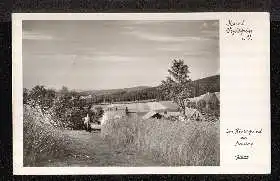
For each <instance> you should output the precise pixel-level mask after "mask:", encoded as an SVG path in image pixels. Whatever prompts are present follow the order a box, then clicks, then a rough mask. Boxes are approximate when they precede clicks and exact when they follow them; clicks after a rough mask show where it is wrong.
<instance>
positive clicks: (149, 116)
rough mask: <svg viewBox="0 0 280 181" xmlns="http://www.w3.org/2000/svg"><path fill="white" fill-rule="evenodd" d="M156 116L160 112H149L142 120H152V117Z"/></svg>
mask: <svg viewBox="0 0 280 181" xmlns="http://www.w3.org/2000/svg"><path fill="white" fill-rule="evenodd" d="M156 114H159V113H158V112H155V111H150V112H148V113H147V114H145V115H144V116H143V117H142V118H143V119H149V118H151V117H152V116H154V115H156Z"/></svg>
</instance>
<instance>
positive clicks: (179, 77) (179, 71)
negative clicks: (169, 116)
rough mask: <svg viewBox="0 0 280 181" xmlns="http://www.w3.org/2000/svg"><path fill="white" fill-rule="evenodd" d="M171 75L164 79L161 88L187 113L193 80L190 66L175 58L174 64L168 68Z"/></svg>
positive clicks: (166, 95)
mask: <svg viewBox="0 0 280 181" xmlns="http://www.w3.org/2000/svg"><path fill="white" fill-rule="evenodd" d="M168 73H169V74H170V76H168V77H167V78H166V80H163V81H162V82H161V85H160V90H161V91H162V92H163V94H164V95H165V97H167V98H169V99H171V100H172V101H173V102H175V103H176V104H177V105H178V106H179V108H180V111H181V112H182V113H183V114H184V115H185V109H186V104H185V100H188V98H190V96H191V95H192V87H193V86H192V81H191V79H190V78H189V73H190V71H189V67H188V65H185V64H184V61H183V60H173V61H172V66H171V68H170V69H168Z"/></svg>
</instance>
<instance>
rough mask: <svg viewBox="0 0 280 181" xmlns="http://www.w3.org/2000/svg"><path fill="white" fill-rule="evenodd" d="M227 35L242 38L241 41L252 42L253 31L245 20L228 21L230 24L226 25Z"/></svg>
mask: <svg viewBox="0 0 280 181" xmlns="http://www.w3.org/2000/svg"><path fill="white" fill-rule="evenodd" d="M226 34H229V35H231V36H235V37H236V36H237V37H240V38H241V40H252V34H253V30H252V29H250V28H249V27H248V26H247V25H246V22H245V20H242V21H233V20H228V23H227V24H226Z"/></svg>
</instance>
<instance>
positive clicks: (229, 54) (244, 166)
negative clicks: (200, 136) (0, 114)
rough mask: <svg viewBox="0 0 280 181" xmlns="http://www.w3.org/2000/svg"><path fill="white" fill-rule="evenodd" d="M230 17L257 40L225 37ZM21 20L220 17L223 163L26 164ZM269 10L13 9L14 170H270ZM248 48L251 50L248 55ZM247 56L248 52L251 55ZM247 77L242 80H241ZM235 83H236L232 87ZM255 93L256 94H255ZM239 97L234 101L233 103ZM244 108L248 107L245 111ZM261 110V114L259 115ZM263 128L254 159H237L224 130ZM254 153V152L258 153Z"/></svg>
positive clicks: (36, 172) (38, 172)
mask: <svg viewBox="0 0 280 181" xmlns="http://www.w3.org/2000/svg"><path fill="white" fill-rule="evenodd" d="M228 19H234V20H242V19H244V20H246V22H247V23H248V24H250V25H252V28H253V30H254V37H253V38H254V40H253V41H251V42H249V41H246V42H244V41H240V40H236V39H234V38H233V37H228V36H226V35H225V33H224V32H225V23H226V22H227V21H228ZM23 20H219V25H220V76H221V95H220V96H221V128H220V139H221V145H220V149H221V158H220V159H221V162H220V164H221V165H220V166H215V167H214V166H213V167H208V166H203V167H194V166H191V167H23V141H22V138H23V130H22V128H23V123H22V119H23V105H22V21H23ZM269 32H270V31H269V14H268V13H264V12H262V13H256V12H254V13H239V12H235V13H92V14H89V13H63V14H62V13H51V14H49V13H15V14H12V42H13V44H12V45H13V61H12V70H13V76H12V81H13V88H12V90H13V92H12V96H13V170H14V174H16V175H49V174H51V175H73V174H79V175H83V174H97V175H103V174H269V173H270V85H269V82H270V72H269ZM248 52H249V53H248ZM248 55H249V56H248ZM242 80H244V81H242ZM233 84H234V86H232V85H233ZM252 91H253V92H252ZM233 100H236V102H233ZM244 110H246V111H244ZM256 113H259V114H256ZM234 127H240V128H255V127H256V128H259V127H261V128H263V130H264V131H263V135H262V136H261V137H260V138H256V142H257V143H258V145H259V146H257V148H255V150H254V155H256V157H253V159H252V160H250V161H247V162H241V161H239V162H236V161H234V160H233V159H232V154H235V152H236V150H234V149H233V147H232V143H233V142H232V141H234V140H232V139H231V138H229V137H227V135H226V134H225V130H226V128H234ZM254 155H253V156H254Z"/></svg>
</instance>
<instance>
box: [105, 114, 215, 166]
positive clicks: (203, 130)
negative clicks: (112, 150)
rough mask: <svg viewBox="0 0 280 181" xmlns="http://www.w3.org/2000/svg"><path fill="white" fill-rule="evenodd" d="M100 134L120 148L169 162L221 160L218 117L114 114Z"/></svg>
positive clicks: (209, 163) (184, 163) (185, 163)
mask: <svg viewBox="0 0 280 181" xmlns="http://www.w3.org/2000/svg"><path fill="white" fill-rule="evenodd" d="M115 114H117V112H116V113H115ZM101 136H102V137H103V138H104V139H105V140H108V141H110V142H111V144H113V145H115V147H118V148H119V149H124V150H125V149H127V148H129V149H130V150H133V151H136V152H138V153H139V154H151V155H152V157H153V159H154V160H157V161H160V162H163V163H164V165H166V166H216V165H219V164H220V146H219V142H220V139H219V121H217V122H196V121H194V122H180V121H175V122H172V121H170V120H166V119H148V120H142V119H141V117H140V116H139V115H137V114H130V115H129V116H127V117H125V118H119V119H118V118H114V116H111V117H109V118H108V121H106V122H105V124H104V125H103V126H102V130H101Z"/></svg>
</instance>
